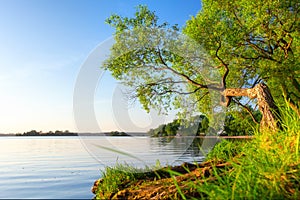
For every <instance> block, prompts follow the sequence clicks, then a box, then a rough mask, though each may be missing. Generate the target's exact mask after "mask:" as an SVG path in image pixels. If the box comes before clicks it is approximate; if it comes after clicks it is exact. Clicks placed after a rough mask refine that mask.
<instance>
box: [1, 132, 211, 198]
mask: <svg viewBox="0 0 300 200" xmlns="http://www.w3.org/2000/svg"><path fill="white" fill-rule="evenodd" d="M192 141H193V138H175V139H168V138H164V139H159V138H147V137H139V138H137V137H0V151H1V154H0V172H1V173H0V198H15V199H18V198H54V199H58V198H68V199H75V198H81V199H82V198H85V199H86V198H87V199H91V198H92V197H93V194H92V193H91V192H90V188H91V186H92V185H93V183H94V181H95V180H96V179H98V178H99V177H100V170H103V169H104V168H105V166H111V165H115V164H116V163H123V162H126V163H129V164H132V165H135V166H137V167H144V166H145V165H147V166H151V165H155V163H156V162H157V160H159V161H160V163H161V164H162V165H165V164H171V165H174V164H180V163H182V162H185V161H186V162H192V161H201V160H203V159H204V157H203V155H202V154H201V152H200V151H199V148H198V146H199V144H202V142H203V141H202V140H200V141H196V142H192ZM214 143H215V141H211V142H208V145H207V146H212V145H213V144H214ZM204 146H205V145H204ZM187 147H189V148H187Z"/></svg>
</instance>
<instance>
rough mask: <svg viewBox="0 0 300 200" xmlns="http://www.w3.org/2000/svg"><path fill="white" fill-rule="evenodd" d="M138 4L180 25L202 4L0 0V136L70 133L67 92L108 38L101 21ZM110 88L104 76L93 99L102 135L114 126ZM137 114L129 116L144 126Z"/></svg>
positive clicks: (70, 92) (174, 0) (130, 10)
mask: <svg viewBox="0 0 300 200" xmlns="http://www.w3.org/2000/svg"><path fill="white" fill-rule="evenodd" d="M139 4H143V5H148V7H149V8H150V9H151V10H155V11H156V14H157V15H158V16H159V17H160V19H161V20H162V21H168V22H169V23H170V24H175V23H177V24H179V25H180V26H182V25H184V23H185V21H186V20H188V19H189V18H190V16H193V15H195V14H196V13H197V12H198V11H199V10H200V7H201V6H200V0H188V1H184V0H164V1H158V0H152V1H150V0H148V1H146V0H145V1H137V0H112V1H107V0H94V1H92V0H87V1H85V0H0V5H1V6H0V30H1V31H0V44H1V45H0V56H1V57H0V58H1V59H0V92H1V98H0V112H1V114H0V133H17V132H20V133H22V132H25V131H29V130H33V129H34V130H37V131H50V130H51V131H55V130H70V131H77V128H76V124H75V123H74V118H73V91H74V85H75V82H76V78H77V75H78V73H79V70H80V68H81V66H82V63H83V62H84V61H85V59H86V58H87V56H88V55H89V53H90V52H91V51H92V50H93V49H94V48H95V47H96V46H97V45H98V44H99V43H101V42H103V41H104V40H106V39H107V38H109V37H110V36H111V35H112V33H113V29H111V28H110V27H109V26H108V25H107V24H105V22H104V21H105V19H106V18H108V17H109V16H110V15H111V14H113V13H117V14H120V15H123V16H132V15H133V13H134V12H135V7H136V6H137V5H139ZM114 84H115V82H114V80H113V79H112V78H111V77H110V76H109V75H108V74H106V75H105V76H104V77H103V78H102V79H101V87H99V89H98V91H97V92H96V94H95V113H96V115H97V121H98V122H99V124H101V130H102V131H108V130H115V129H120V127H118V126H117V125H116V123H115V121H114V119H112V118H113V117H112V115H111V106H112V105H111V101H110V100H109V98H108V97H107V96H108V95H109V91H110V90H111V88H113V87H115V85H114ZM140 114H143V111H141V110H138V109H136V110H133V111H132V112H131V116H133V118H134V115H136V116H139V117H137V118H138V119H136V120H137V121H136V122H137V123H140V124H143V123H145V124H147V120H146V121H144V119H142V117H140V116H142V115H140ZM145 116H146V115H145ZM146 118H147V117H146ZM139 120H140V121H139ZM145 126H147V125H145ZM121 129H122V128H121ZM86 131H88V132H98V131H99V130H89V129H88V128H87V130H86ZM128 131H133V130H128Z"/></svg>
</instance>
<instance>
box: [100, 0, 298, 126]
mask: <svg viewBox="0 0 300 200" xmlns="http://www.w3.org/2000/svg"><path fill="white" fill-rule="evenodd" d="M299 13H300V3H299V1H297V0H291V1H274V0H258V1H249V0H239V1H229V0H221V1H213V0H203V1H202V9H201V10H200V11H199V13H198V14H197V15H196V16H195V17H192V18H191V19H190V20H188V21H187V22H186V25H185V27H183V29H182V30H180V29H179V28H178V27H177V26H176V25H175V26H170V25H169V24H167V23H159V20H158V17H157V16H156V15H155V12H152V11H150V10H148V8H147V7H145V6H139V7H138V8H137V12H136V13H135V16H134V17H132V18H128V17H121V16H119V15H112V16H111V17H110V18H108V19H107V23H108V24H109V25H111V26H112V27H114V28H115V35H114V38H115V41H116V43H115V44H114V45H113V47H112V49H111V54H110V56H109V58H108V59H107V60H106V61H105V62H104V65H103V67H104V68H105V69H107V70H109V71H111V73H112V75H113V76H114V77H115V78H116V79H119V80H122V81H123V82H124V83H125V84H127V85H129V86H131V87H132V88H134V91H133V93H134V96H135V97H137V98H138V99H139V101H140V102H141V104H142V105H143V106H144V108H145V109H146V110H149V109H150V108H151V107H160V108H161V107H163V108H165V109H170V108H177V107H180V106H183V105H182V104H181V103H180V102H183V99H184V98H189V99H192V100H193V102H194V104H192V105H191V106H195V109H197V110H198V111H200V112H202V113H205V112H207V110H208V109H209V106H210V104H211V101H212V100H211V98H212V97H211V95H210V94H211V91H214V92H217V93H219V94H220V96H221V98H220V99H219V103H220V105H223V106H227V107H228V106H229V105H230V104H237V105H239V106H242V107H243V108H245V109H246V110H248V111H249V113H251V112H250V111H251V109H252V108H249V107H247V106H249V105H245V104H246V102H247V99H254V103H255V104H256V105H257V106H258V109H259V110H260V111H261V113H262V119H261V122H260V126H261V128H262V129H264V128H268V129H272V130H276V129H277V128H278V107H277V105H276V104H275V103H274V99H275V100H276V102H277V104H278V105H280V104H283V103H284V102H287V103H288V104H289V106H290V107H291V108H292V109H293V110H294V111H295V112H297V114H298V116H300V109H299V106H300V35H299V31H300V20H299V16H300V14H299ZM149 30H150V31H149ZM160 30H164V31H160ZM179 31H181V33H183V34H184V35H185V36H187V38H190V39H191V40H188V41H189V42H186V41H187V39H184V41H182V40H181V39H182V37H181V36H180V35H178V34H177V33H178V32H179ZM191 41H192V42H191ZM176 47H178V48H177V49H176ZM216 72H217V73H219V74H221V76H220V78H219V79H218V78H216V77H217V75H216ZM270 91H272V95H273V96H272V95H271V92H270ZM250 105H253V102H252V103H251V104H250ZM252 110H253V109H252Z"/></svg>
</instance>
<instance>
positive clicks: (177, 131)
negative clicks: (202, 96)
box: [148, 115, 209, 137]
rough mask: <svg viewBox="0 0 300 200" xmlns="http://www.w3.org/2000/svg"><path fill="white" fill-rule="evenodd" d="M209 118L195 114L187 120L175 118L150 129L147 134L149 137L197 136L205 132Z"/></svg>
mask: <svg viewBox="0 0 300 200" xmlns="http://www.w3.org/2000/svg"><path fill="white" fill-rule="evenodd" d="M208 128H209V120H208V118H207V117H206V116H205V115H200V116H195V117H192V118H191V119H189V120H179V119H175V120H173V122H170V123H168V124H162V125H160V126H159V127H157V128H155V129H150V130H149V131H148V134H149V135H150V136H151V137H165V136H176V135H180V136H190V135H192V136H199V135H201V134H202V135H203V134H205V133H206V132H207V130H208Z"/></svg>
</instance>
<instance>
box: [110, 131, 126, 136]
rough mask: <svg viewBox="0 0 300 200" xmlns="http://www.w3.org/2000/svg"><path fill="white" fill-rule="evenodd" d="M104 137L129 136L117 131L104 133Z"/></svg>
mask: <svg viewBox="0 0 300 200" xmlns="http://www.w3.org/2000/svg"><path fill="white" fill-rule="evenodd" d="M105 135H106V136H130V135H128V134H127V133H125V132H119V131H111V132H109V133H105Z"/></svg>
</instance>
